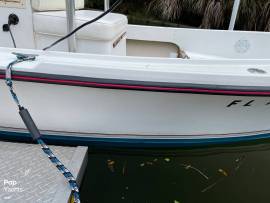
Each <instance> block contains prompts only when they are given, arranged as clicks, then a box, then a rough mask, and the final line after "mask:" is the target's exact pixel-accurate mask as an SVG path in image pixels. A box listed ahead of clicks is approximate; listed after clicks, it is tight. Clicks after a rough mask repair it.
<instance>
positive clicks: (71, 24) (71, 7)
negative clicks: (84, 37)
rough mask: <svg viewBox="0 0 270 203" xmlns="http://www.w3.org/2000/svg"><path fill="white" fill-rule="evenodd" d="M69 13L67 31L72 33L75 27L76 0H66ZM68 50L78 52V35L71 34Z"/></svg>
mask: <svg viewBox="0 0 270 203" xmlns="http://www.w3.org/2000/svg"><path fill="white" fill-rule="evenodd" d="M66 13H67V33H71V32H72V31H73V30H74V28H75V0H66ZM67 40H68V51H69V52H76V35H72V36H70V37H69V38H68V39H67Z"/></svg>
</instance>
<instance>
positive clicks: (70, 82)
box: [0, 75, 270, 96]
mask: <svg viewBox="0 0 270 203" xmlns="http://www.w3.org/2000/svg"><path fill="white" fill-rule="evenodd" d="M0 78H1V79H3V78H4V75H0ZM13 79H14V80H18V81H27V82H38V83H47V84H60V85H71V86H83V87H94V88H107V89H122V90H139V91H158V92H177V93H194V94H217V95H238V96H270V91H261V90H260V91H256V90H250V91H249V90H227V89H226V90H222V89H206V88H188V87H183V88H182V87H161V86H145V85H132V84H131V85H130V84H114V83H99V82H90V81H78V80H64V79H52V78H41V77H31V76H21V75H13ZM142 83H143V82H142Z"/></svg>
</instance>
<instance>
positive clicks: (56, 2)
mask: <svg viewBox="0 0 270 203" xmlns="http://www.w3.org/2000/svg"><path fill="white" fill-rule="evenodd" d="M75 6H76V9H83V8H84V0H75ZM32 8H33V9H34V10H35V11H57V10H65V9H66V0H32Z"/></svg>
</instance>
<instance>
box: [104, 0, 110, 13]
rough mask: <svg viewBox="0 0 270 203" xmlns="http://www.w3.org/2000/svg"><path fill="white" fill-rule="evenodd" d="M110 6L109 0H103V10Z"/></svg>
mask: <svg viewBox="0 0 270 203" xmlns="http://www.w3.org/2000/svg"><path fill="white" fill-rule="evenodd" d="M109 8H110V0H104V11H107V10H108V9H109Z"/></svg>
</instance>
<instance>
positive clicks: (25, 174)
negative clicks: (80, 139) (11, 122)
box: [0, 142, 88, 203]
mask: <svg viewBox="0 0 270 203" xmlns="http://www.w3.org/2000/svg"><path fill="white" fill-rule="evenodd" d="M49 147H50V148H51V149H52V150H53V152H54V153H55V155H56V156H57V157H58V158H59V159H60V160H61V161H62V162H63V164H64V165H65V166H66V167H67V168H68V169H69V170H70V171H71V172H72V173H73V175H74V176H75V177H76V179H77V182H78V184H79V185H80V184H81V182H82V178H83V175H84V172H85V168H86V165H87V150H88V149H87V147H63V146H49ZM70 196H71V190H70V187H69V185H68V182H67V180H66V179H65V178H64V177H63V175H62V174H61V173H60V172H59V171H58V170H57V168H56V167H55V166H54V165H53V164H52V163H51V162H50V160H49V159H48V157H47V156H46V155H45V154H44V153H43V151H42V150H41V148H40V146H39V145H34V144H24V143H12V142H0V203H2V202H3V203H21V202H29V203H68V202H69V201H70Z"/></svg>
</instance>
